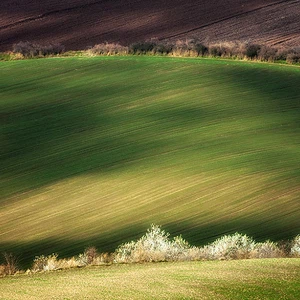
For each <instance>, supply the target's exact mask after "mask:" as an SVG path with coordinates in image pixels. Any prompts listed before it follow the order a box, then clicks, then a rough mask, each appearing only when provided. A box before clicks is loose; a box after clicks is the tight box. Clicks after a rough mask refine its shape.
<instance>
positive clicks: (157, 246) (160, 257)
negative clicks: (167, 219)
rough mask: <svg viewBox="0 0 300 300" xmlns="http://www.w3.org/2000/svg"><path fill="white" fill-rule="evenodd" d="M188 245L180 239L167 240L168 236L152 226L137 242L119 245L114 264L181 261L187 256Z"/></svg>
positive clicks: (157, 227) (179, 237) (155, 226)
mask: <svg viewBox="0 0 300 300" xmlns="http://www.w3.org/2000/svg"><path fill="white" fill-rule="evenodd" d="M189 248H190V246H189V244H188V243H187V242H186V241H185V240H184V239H183V238H182V237H181V236H178V237H175V238H174V239H173V240H170V239H169V234H168V233H166V232H165V231H164V230H162V229H161V228H160V227H159V226H157V225H154V224H152V225H151V227H150V228H149V229H148V230H147V232H146V234H145V235H144V236H142V237H141V238H140V239H139V240H137V241H132V242H129V243H125V244H123V245H121V246H120V247H119V248H117V249H116V251H115V262H153V261H154V262H157V261H174V260H181V259H184V257H186V256H187V254H188V251H187V250H188V249H189Z"/></svg>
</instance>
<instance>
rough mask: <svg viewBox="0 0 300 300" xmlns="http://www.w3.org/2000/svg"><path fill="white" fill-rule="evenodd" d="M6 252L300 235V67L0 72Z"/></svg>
mask: <svg viewBox="0 0 300 300" xmlns="http://www.w3.org/2000/svg"><path fill="white" fill-rule="evenodd" d="M0 72H1V76H0V93H1V94H0V97H1V98H0V99H1V100H0V114H1V119H0V120H1V127H0V138H1V149H0V151H1V152H0V154H1V173H0V190H1V199H2V200H1V208H0V216H1V217H0V233H1V236H0V248H1V249H0V250H1V251H2V250H10V251H15V252H16V253H20V254H22V257H25V258H30V260H31V259H32V257H33V256H34V255H36V254H40V253H44V254H46V253H51V252H54V251H55V252H56V251H57V252H59V253H60V254H62V255H70V254H75V253H79V252H81V251H82V250H83V248H84V247H85V246H87V245H96V246H98V247H99V248H100V251H101V250H102V251H104V250H110V251H111V250H114V248H115V247H116V246H117V245H119V244H120V243H121V242H123V241H128V240H129V239H132V238H134V237H137V236H138V235H140V234H142V233H144V231H145V229H146V228H147V227H148V226H149V224H150V223H152V222H155V223H158V224H161V225H163V227H164V229H167V231H169V232H171V233H172V234H174V235H175V234H179V233H182V234H183V236H184V237H185V238H186V239H187V240H188V241H189V242H190V243H192V244H197V245H199V244H203V243H207V242H208V241H212V240H214V239H215V238H216V237H217V236H219V235H222V234H225V233H229V232H235V231H239V232H243V233H247V234H249V235H251V236H253V237H254V238H256V239H267V238H270V239H273V240H278V239H283V238H289V237H293V236H295V235H296V234H298V233H299V232H300V221H299V220H300V211H299V175H300V173H299V165H298V164H299V160H300V149H299V133H300V132H299V107H300V104H299V101H300V100H299V99H300V98H299V95H300V69H299V67H287V66H280V65H268V64H253V63H243V62H233V61H230V62H229V61H218V60H200V59H172V58H159V57H153V58H151V57H123V58H116V57H111V58H110V57H105V58H90V59H79V58H66V59H44V60H31V61H14V62H6V63H2V64H0Z"/></svg>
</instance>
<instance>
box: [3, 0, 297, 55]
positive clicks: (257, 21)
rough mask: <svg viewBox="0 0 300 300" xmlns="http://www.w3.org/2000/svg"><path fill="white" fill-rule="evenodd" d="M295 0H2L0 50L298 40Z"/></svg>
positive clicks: (292, 43) (286, 42)
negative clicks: (26, 45)
mask: <svg viewBox="0 0 300 300" xmlns="http://www.w3.org/2000/svg"><path fill="white" fill-rule="evenodd" d="M299 16H300V1H299V0H290V1H288V0H286V1H274V0H248V1H244V0H228V1H218V0H204V1H193V0H164V1H161V0H153V1H142V0H135V1H134V0H131V1H125V0H115V1H107V0H102V1H96V0H82V1H80V0H72V1H71V0H66V1H56V0H55V1H49V0H48V1H43V2H42V3H41V1H38V0H2V1H1V6H0V51H5V50H11V48H12V45H13V44H14V43H17V42H19V41H27V40H28V41H35V42H39V43H48V42H59V43H61V44H63V45H65V46H66V49H72V50H76V49H85V48H86V47H88V46H93V45H94V44H97V43H101V42H105V41H108V42H119V43H121V44H128V43H131V42H134V41H139V40H145V39H150V38H159V39H167V38H174V39H178V38H180V39H183V38H192V37H197V38H199V39H200V40H202V41H224V40H226V41H233V40H234V41H235V40H242V41H245V40H250V41H252V42H259V43H265V44H269V45H274V44H276V45H278V44H282V45H285V46H295V45H299V44H300V17H299Z"/></svg>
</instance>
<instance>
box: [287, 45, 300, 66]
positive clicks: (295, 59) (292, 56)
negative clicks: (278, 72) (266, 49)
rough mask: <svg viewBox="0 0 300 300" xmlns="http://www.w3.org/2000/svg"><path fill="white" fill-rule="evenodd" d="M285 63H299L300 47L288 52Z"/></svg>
mask: <svg viewBox="0 0 300 300" xmlns="http://www.w3.org/2000/svg"><path fill="white" fill-rule="evenodd" d="M286 61H287V63H289V64H295V63H300V47H296V48H293V49H291V50H290V53H288V54H287V58H286Z"/></svg>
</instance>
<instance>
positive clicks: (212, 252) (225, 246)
mask: <svg viewBox="0 0 300 300" xmlns="http://www.w3.org/2000/svg"><path fill="white" fill-rule="evenodd" d="M254 246H255V242H254V241H253V239H252V238H250V237H248V236H247V235H243V234H240V233H235V234H233V235H224V236H222V237H221V238H219V239H217V240H216V241H214V242H213V243H211V244H209V245H207V246H205V247H203V249H202V255H203V256H205V257H203V258H206V259H237V258H248V257H249V254H250V252H251V251H252V250H253V249H254Z"/></svg>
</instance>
